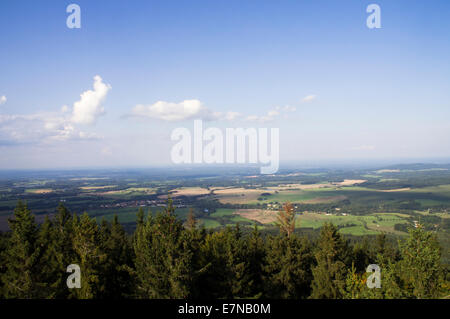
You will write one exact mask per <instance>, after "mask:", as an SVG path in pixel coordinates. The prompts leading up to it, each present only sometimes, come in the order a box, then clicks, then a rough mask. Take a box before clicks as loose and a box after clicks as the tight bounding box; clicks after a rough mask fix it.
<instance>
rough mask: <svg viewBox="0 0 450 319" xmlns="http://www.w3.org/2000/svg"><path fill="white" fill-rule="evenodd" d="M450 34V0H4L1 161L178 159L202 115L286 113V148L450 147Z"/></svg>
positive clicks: (330, 154)
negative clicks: (373, 8) (77, 18)
mask: <svg viewBox="0 0 450 319" xmlns="http://www.w3.org/2000/svg"><path fill="white" fill-rule="evenodd" d="M70 3H76V4H78V5H79V6H80V8H81V29H69V28H67V26H66V18H67V16H68V15H69V14H68V13H66V7H67V5H69V4H70ZM371 3H377V4H378V5H379V6H380V7H381V21H382V22H381V24H382V28H381V29H369V28H367V26H366V18H367V16H368V15H369V14H368V13H366V7H367V6H368V5H369V4H371ZM449 35H450V2H449V1H406V0H405V1H361V0H354V1H352V0H349V1H313V0H311V1H300V0H296V1H242V0H241V1H229V0H228V1H218V0H214V1H194V0H192V1H21V0H19V1H10V0H4V1H1V2H0V41H1V46H0V103H1V104H0V152H1V154H2V156H1V157H0V168H2V169H8V168H62V167H88V166H96V167H99V166H152V165H160V164H169V163H170V149H171V147H172V145H173V144H174V142H172V141H171V140H170V134H171V131H172V130H173V129H174V128H176V127H187V128H191V127H192V126H193V119H194V118H196V117H197V116H198V117H200V118H202V117H203V118H206V117H209V120H211V119H212V121H209V122H207V123H206V124H205V125H206V126H215V127H219V128H225V127H278V128H280V160H281V162H283V161H302V160H324V159H329V160H333V159H336V160H338V159H339V160H343V159H377V158H380V159H381V158H399V159H402V158H404V159H407V158H420V157H422V158H431V157H432V158H438V157H450V138H449V136H450V125H449V120H448V119H449V118H450V89H449V88H450V58H449V57H450V38H449ZM95 76H99V77H100V79H98V78H97V79H98V80H97V83H98V87H97V88H98V90H96V89H95V88H94V81H96V80H94V77H95ZM89 91H92V92H93V93H92V94H91V95H92V97H91V98H92V99H93V100H92V99H91V98H90V97H89V96H88V97H86V98H85V99H84V100H83V98H81V97H80V95H81V94H82V93H83V92H89ZM89 94H90V93H88V95H89ZM3 96H4V97H5V99H3V100H2V99H1V97H3ZM192 100H194V101H198V103H201V104H199V105H201V106H198V105H197V104H195V103H194V106H193V107H194V109H195V107H198V108H197V109H199V110H201V112H198V113H195V112H194V113H195V114H193V115H192V116H189V114H184V115H183V114H181V115H180V114H178V115H180V116H178V117H177V119H176V120H173V119H171V118H170V119H168V118H167V117H164V116H163V115H162V114H161V113H158V112H159V111H161V110H162V109H164V108H167V109H168V110H170V109H173V110H178V109H179V108H180V107H183V106H186V105H187V104H183V103H184V102H183V101H192ZM2 101H3V102H2ZM80 101H81V102H80ZM158 101H161V104H159V108H158V107H156V106H155V103H157V102H158ZM77 102H80V103H79V108H78V111H75V109H77V107H76V106H75V105H76V103H77ZM85 103H87V104H86V105H87V106H86V107H93V108H95V110H93V109H91V110H90V111H91V113H89V114H88V115H89V116H90V117H89V116H88V117H85V115H86V114H83V112H84V110H86V109H85V106H83V105H85ZM138 105H142V107H141V108H137V106H138ZM189 105H190V104H189ZM64 106H65V107H64ZM63 107H64V109H62V108H63ZM88 111H89V110H88ZM161 112H163V111H161ZM270 112H272V113H270ZM237 113H239V114H237ZM212 114H213V115H214V116H212ZM233 114H234V115H233ZM270 114H272V115H270ZM210 115H211V116H210ZM227 116H228V117H227ZM227 118H228V119H227ZM230 119H232V120H230Z"/></svg>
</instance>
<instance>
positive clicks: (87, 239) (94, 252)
mask: <svg viewBox="0 0 450 319" xmlns="http://www.w3.org/2000/svg"><path fill="white" fill-rule="evenodd" d="M73 224H74V238H73V247H74V251H75V253H76V255H77V259H78V260H77V264H78V265H79V266H80V270H81V288H80V289H72V291H73V293H74V295H75V297H77V298H79V299H91V298H96V297H100V296H101V294H102V292H103V291H102V287H101V286H100V285H99V284H100V276H101V275H102V274H101V270H102V264H103V262H104V261H105V259H106V254H105V253H104V252H103V251H102V250H101V244H100V233H99V229H98V225H97V222H96V221H95V219H91V218H90V217H89V216H88V214H87V213H84V214H83V215H82V216H81V218H80V219H79V220H78V218H76V219H74V223H73Z"/></svg>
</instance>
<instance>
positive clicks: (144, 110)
mask: <svg viewBox="0 0 450 319" xmlns="http://www.w3.org/2000/svg"><path fill="white" fill-rule="evenodd" d="M131 113H132V115H135V116H143V117H148V118H153V119H157V120H164V121H171V122H174V121H183V120H189V119H194V118H195V119H203V120H207V121H210V120H218V119H220V118H221V117H222V116H223V114H222V113H220V112H213V111H211V110H210V109H208V108H207V107H205V106H204V105H203V104H202V102H200V101H199V100H184V101H182V102H180V103H172V102H165V101H158V102H156V103H154V104H150V105H143V104H138V105H136V106H135V107H134V108H133V110H132V111H131ZM225 116H227V115H225ZM233 116H235V115H234V114H231V113H230V114H228V117H230V118H231V117H233Z"/></svg>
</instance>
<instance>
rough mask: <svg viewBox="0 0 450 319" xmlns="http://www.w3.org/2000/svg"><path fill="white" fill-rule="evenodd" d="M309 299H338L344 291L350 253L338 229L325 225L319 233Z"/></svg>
mask: <svg viewBox="0 0 450 319" xmlns="http://www.w3.org/2000/svg"><path fill="white" fill-rule="evenodd" d="M315 259H316V263H317V265H316V266H315V267H314V268H313V275H314V280H313V282H312V293H311V298H314V299H339V298H342V297H343V294H344V291H345V280H346V274H347V265H348V264H349V261H350V251H349V247H348V245H347V242H346V241H345V240H344V239H343V238H342V236H341V235H340V234H339V233H338V229H337V228H336V227H335V226H334V225H332V224H329V223H325V224H324V226H322V229H321V231H320V237H319V239H318V241H317V247H316V252H315Z"/></svg>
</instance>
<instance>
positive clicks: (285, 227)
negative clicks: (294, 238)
mask: <svg viewBox="0 0 450 319" xmlns="http://www.w3.org/2000/svg"><path fill="white" fill-rule="evenodd" d="M277 225H278V227H279V228H280V232H281V233H282V234H286V235H287V236H288V237H289V236H291V234H293V233H294V230H295V210H294V207H293V206H292V204H291V203H290V202H287V203H285V204H284V205H283V208H282V209H281V210H280V211H279V212H278V216H277Z"/></svg>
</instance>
